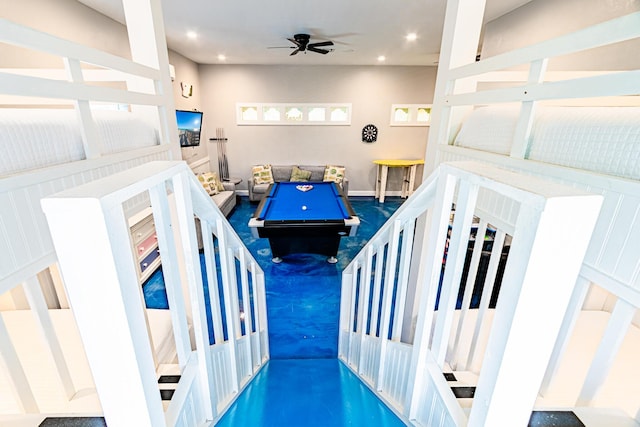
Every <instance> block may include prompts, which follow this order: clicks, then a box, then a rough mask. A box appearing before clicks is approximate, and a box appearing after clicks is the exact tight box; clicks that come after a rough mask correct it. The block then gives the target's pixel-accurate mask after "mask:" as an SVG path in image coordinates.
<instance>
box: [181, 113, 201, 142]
mask: <svg viewBox="0 0 640 427" xmlns="http://www.w3.org/2000/svg"><path fill="white" fill-rule="evenodd" d="M176 119H177V121H178V135H179V136H180V146H181V147H195V146H197V145H200V131H201V130H202V111H185V110H176Z"/></svg>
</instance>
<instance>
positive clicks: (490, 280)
mask: <svg viewBox="0 0 640 427" xmlns="http://www.w3.org/2000/svg"><path fill="white" fill-rule="evenodd" d="M504 238H505V233H504V231H501V230H496V236H495V238H494V240H493V248H491V256H490V258H489V266H488V267H487V276H486V277H485V279H484V286H483V288H482V296H481V297H480V307H479V308H478V317H477V318H476V325H475V328H474V330H473V338H471V347H470V348H469V353H468V355H467V362H466V364H465V369H467V370H471V369H472V367H473V363H474V361H475V360H476V357H477V352H476V349H477V347H478V340H479V339H480V331H482V325H483V324H484V322H485V321H486V316H485V315H486V314H487V310H488V309H489V302H490V300H491V292H493V284H494V282H495V280H496V273H497V271H498V264H499V263H500V257H501V256H502V246H503V245H504Z"/></svg>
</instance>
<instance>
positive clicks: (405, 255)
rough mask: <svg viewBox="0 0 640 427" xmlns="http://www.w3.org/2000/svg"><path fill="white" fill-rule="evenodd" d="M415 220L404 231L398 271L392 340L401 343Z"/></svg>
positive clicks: (406, 225) (405, 226)
mask: <svg viewBox="0 0 640 427" xmlns="http://www.w3.org/2000/svg"><path fill="white" fill-rule="evenodd" d="M414 230H415V220H413V221H408V222H407V223H406V224H405V225H404V229H403V231H402V249H401V253H400V270H399V271H398V296H397V297H396V310H395V312H394V314H393V329H392V331H391V339H392V340H393V341H399V340H400V336H401V334H402V326H403V325H402V323H403V321H404V310H405V304H406V301H407V287H408V281H409V267H410V264H411V251H412V250H413V232H414Z"/></svg>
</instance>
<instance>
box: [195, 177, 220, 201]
mask: <svg viewBox="0 0 640 427" xmlns="http://www.w3.org/2000/svg"><path fill="white" fill-rule="evenodd" d="M198 181H200V184H202V187H204V189H205V190H206V192H207V193H208V194H209V195H210V196H213V195H215V194H218V193H219V192H221V191H224V186H223V185H222V181H220V179H219V178H218V173H217V172H205V173H201V174H200V175H198Z"/></svg>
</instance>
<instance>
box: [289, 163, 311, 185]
mask: <svg viewBox="0 0 640 427" xmlns="http://www.w3.org/2000/svg"><path fill="white" fill-rule="evenodd" d="M309 178H311V171H308V170H304V169H300V168H299V167H297V166H294V167H293V169H291V177H290V178H289V181H291V182H307V181H309Z"/></svg>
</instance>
